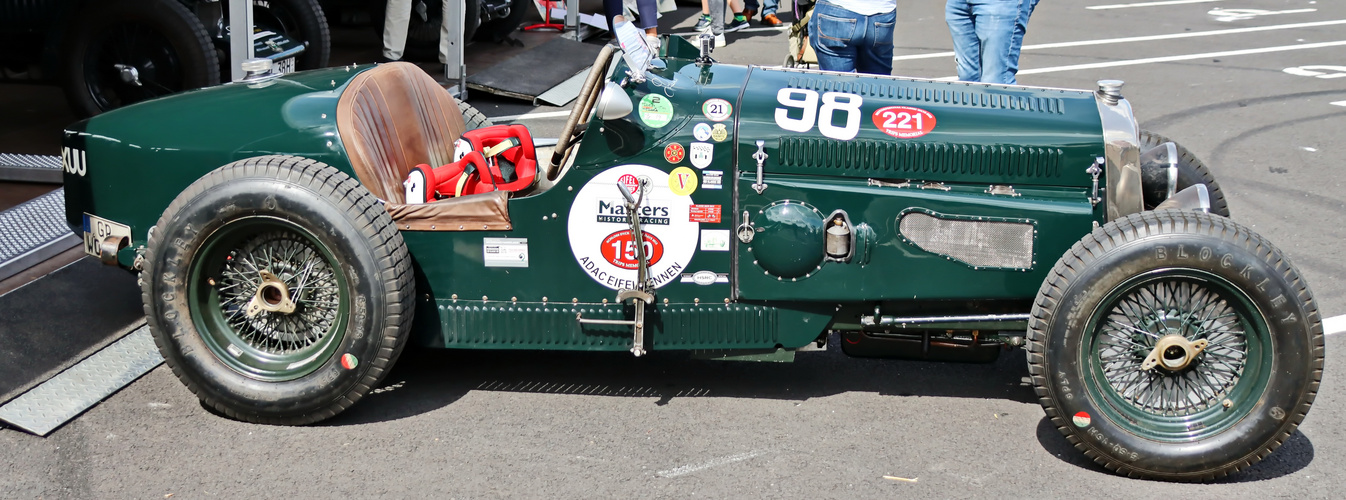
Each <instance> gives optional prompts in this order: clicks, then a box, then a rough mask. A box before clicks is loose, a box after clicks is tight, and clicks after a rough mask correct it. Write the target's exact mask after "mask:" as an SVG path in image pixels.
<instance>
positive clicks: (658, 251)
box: [600, 229, 664, 269]
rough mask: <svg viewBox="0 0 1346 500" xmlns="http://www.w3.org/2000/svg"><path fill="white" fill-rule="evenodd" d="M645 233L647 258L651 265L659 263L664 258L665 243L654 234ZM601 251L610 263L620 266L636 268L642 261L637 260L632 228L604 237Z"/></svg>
mask: <svg viewBox="0 0 1346 500" xmlns="http://www.w3.org/2000/svg"><path fill="white" fill-rule="evenodd" d="M643 235H644V236H645V259H646V260H647V261H648V262H649V263H650V265H651V266H653V265H655V264H658V263H659V259H662V258H664V243H663V242H662V241H659V238H657V237H655V236H654V235H653V234H650V233H643ZM600 251H601V252H602V253H603V258H604V259H607V261H608V263H609V264H612V265H614V266H617V267H619V268H622V269H635V268H636V267H639V266H640V261H638V260H636V244H635V238H633V237H631V230H630V229H623V230H621V231H617V232H615V233H612V234H609V235H608V237H607V238H603V248H602V249H601V250H600Z"/></svg>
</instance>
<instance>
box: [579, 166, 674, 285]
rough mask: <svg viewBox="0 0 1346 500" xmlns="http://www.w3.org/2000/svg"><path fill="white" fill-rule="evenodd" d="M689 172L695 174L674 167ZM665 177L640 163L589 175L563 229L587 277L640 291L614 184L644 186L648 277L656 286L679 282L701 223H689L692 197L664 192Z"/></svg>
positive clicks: (622, 208) (622, 207)
mask: <svg viewBox="0 0 1346 500" xmlns="http://www.w3.org/2000/svg"><path fill="white" fill-rule="evenodd" d="M679 170H687V171H688V172H687V173H690V174H692V178H693V180H692V182H695V171H694V170H692V169H689V168H687V167H679ZM669 180H670V176H669V174H667V173H665V172H664V171H662V170H659V169H657V168H654V167H649V166H645V165H621V166H617V167H612V168H609V169H607V170H605V171H603V172H602V173H599V174H598V175H596V176H594V178H593V179H591V180H590V181H589V182H588V183H586V184H585V185H584V187H583V188H581V189H580V190H579V192H578V193H576V194H575V201H574V203H573V204H572V205H571V206H570V218H569V220H568V221H567V224H566V228H567V231H568V233H569V237H570V251H571V253H573V254H574V255H575V261H576V262H577V263H578V264H579V266H580V268H581V269H583V270H584V272H585V274H588V275H589V278H591V279H593V280H594V281H597V282H598V283H599V284H601V285H603V286H605V287H608V288H611V289H613V290H621V289H624V288H626V289H631V288H639V287H638V286H637V283H636V277H637V276H636V273H637V272H638V271H637V267H639V263H638V262H637V260H636V241H635V238H634V237H633V235H632V234H631V228H630V226H629V225H628V223H627V214H626V202H625V199H624V198H622V193H621V191H620V190H619V189H617V183H619V182H620V183H622V184H624V185H627V186H634V185H636V183H637V182H640V181H643V182H644V184H645V188H644V189H645V199H644V201H642V202H641V205H640V211H639V214H638V215H639V216H640V228H641V230H642V232H644V233H645V237H644V238H643V240H644V241H642V242H641V246H642V247H643V248H644V250H645V257H646V260H648V261H649V264H650V279H651V280H652V281H653V282H654V287H655V288H659V287H662V286H664V285H667V284H669V283H672V282H674V281H678V280H679V279H680V277H681V276H682V274H683V272H684V271H685V270H686V269H687V264H688V262H690V261H691V260H692V255H693V254H695V253H696V248H697V240H698V236H700V228H701V225H700V224H699V223H697V222H692V217H691V207H692V197H691V196H689V195H678V194H675V193H674V192H673V191H672V190H671V189H669V185H668V183H669Z"/></svg>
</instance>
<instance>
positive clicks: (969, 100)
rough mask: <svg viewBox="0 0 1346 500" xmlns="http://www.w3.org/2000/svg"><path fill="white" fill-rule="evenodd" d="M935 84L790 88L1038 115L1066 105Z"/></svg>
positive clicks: (794, 83) (799, 83)
mask: <svg viewBox="0 0 1346 500" xmlns="http://www.w3.org/2000/svg"><path fill="white" fill-rule="evenodd" d="M932 85H939V84H937V83H936V84H930V85H922V86H917V85H904V86H901V87H899V86H896V85H890V84H881V83H875V82H873V81H859V80H857V81H847V80H837V79H822V78H809V77H803V76H794V77H790V81H789V83H788V86H789V87H790V88H797V89H811V90H816V91H818V92H845V93H848V94H856V95H861V96H866V97H878V98H883V99H897V100H906V101H912V102H914V103H936V104H952V105H956V106H970V107H976V108H989V109H1008V110H1015V111H1030V112H1037V113H1051V114H1064V113H1065V112H1066V102H1065V100H1064V99H1058V98H1055V97H1040V96H1031V97H1030V96H1021V95H1012V94H1000V93H992V92H988V91H987V90H988V89H982V88H976V87H973V90H960V88H966V86H960V87H957V88H955V87H953V85H951V84H944V85H948V87H949V88H943V89H941V88H931V86H932Z"/></svg>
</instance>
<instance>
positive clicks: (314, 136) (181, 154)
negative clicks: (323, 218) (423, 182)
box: [65, 65, 373, 247]
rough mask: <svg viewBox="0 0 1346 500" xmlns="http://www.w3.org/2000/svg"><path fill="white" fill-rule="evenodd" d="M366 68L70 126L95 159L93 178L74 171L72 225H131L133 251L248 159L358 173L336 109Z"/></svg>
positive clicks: (151, 105) (153, 104)
mask: <svg viewBox="0 0 1346 500" xmlns="http://www.w3.org/2000/svg"><path fill="white" fill-rule="evenodd" d="M369 67H371V68H372V67H373V66H372V65H371V66H369ZM365 69H367V68H365ZM361 70H362V69H355V70H352V69H350V68H349V67H343V68H329V69H324V70H317V71H304V72H298V73H292V74H289V75H286V76H284V77H281V78H278V79H275V80H271V81H268V82H264V83H261V84H255V85H245V84H237V83H233V84H225V85H221V86H218V87H211V88H207V89H202V90H195V91H190V92H184V93H181V94H175V95H171V96H168V97H164V98H161V99H155V100H152V101H146V102H143V103H139V104H136V105H134V106H128V107H126V108H122V109H117V110H114V111H111V112H108V113H104V114H101V115H98V116H97V117H94V118H91V119H89V120H88V121H86V122H82V123H81V124H77V126H75V127H71V129H70V130H67V131H66V136H67V137H66V140H65V142H66V145H67V146H70V145H71V144H72V143H73V144H80V143H82V145H83V146H84V150H85V151H86V152H87V155H88V158H90V160H89V163H88V173H87V175H85V176H83V177H80V176H76V175H72V174H71V173H69V172H67V173H66V174H65V185H66V198H67V203H66V206H67V212H66V215H67V219H68V221H69V223H70V225H71V227H72V228H79V227H80V225H81V224H82V220H81V215H82V213H83V212H89V213H93V214H97V215H98V216H100V217H103V218H105V219H110V220H114V221H117V222H120V223H122V224H127V225H129V226H131V239H132V241H133V245H132V246H133V247H134V246H138V245H142V244H144V242H145V239H146V238H145V232H146V231H147V230H149V228H150V226H152V225H154V223H155V222H156V221H158V219H159V216H160V215H162V214H163V211H164V209H165V208H167V207H168V204H169V203H170V202H172V201H173V198H174V197H176V196H177V195H178V193H181V192H182V191H183V190H184V189H186V188H187V186H188V185H189V184H191V183H192V182H193V181H195V180H197V179H199V178H201V176H203V175H205V174H206V173H208V172H210V171H211V170H214V169H216V168H219V167H221V166H223V165H225V164H228V163H230V162H233V161H236V160H241V159H244V158H251V157H255V156H263V155H272V154H288V155H295V156H303V157H307V158H312V159H315V160H318V161H321V162H324V163H327V164H328V165H332V166H334V167H337V168H339V169H341V170H343V171H345V172H346V173H348V174H350V173H352V171H351V168H350V162H349V160H347V159H346V150H345V148H344V147H343V146H342V144H341V140H340V138H339V137H338V134H337V130H336V105H337V99H338V98H340V96H341V92H342V90H344V89H345V85H346V83H348V82H349V81H350V79H351V78H352V77H354V76H355V75H356V74H359V72H360V71H361ZM81 126H82V129H83V130H79V128H81Z"/></svg>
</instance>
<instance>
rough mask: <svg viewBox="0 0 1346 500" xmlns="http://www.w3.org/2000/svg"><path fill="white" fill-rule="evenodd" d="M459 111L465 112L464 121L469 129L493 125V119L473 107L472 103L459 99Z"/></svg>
mask: <svg viewBox="0 0 1346 500" xmlns="http://www.w3.org/2000/svg"><path fill="white" fill-rule="evenodd" d="M458 111H459V112H461V113H462V114H463V122H464V123H466V124H467V129H468V130H476V129H479V128H486V127H489V126H491V119H490V117H487V116H486V115H484V114H482V112H481V111H478V110H477V108H474V107H472V105H471V104H468V103H465V102H463V101H458Z"/></svg>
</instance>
